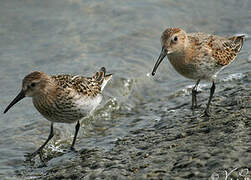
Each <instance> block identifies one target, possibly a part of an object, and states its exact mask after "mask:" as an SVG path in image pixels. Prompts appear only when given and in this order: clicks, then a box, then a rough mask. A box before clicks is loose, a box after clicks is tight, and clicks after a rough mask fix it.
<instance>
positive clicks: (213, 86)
mask: <svg viewBox="0 0 251 180" xmlns="http://www.w3.org/2000/svg"><path fill="white" fill-rule="evenodd" d="M214 91H215V84H214V81H213V84H212V87H211V89H210V96H209V100H208V103H207V107H206V109H205V112H204V114H205V116H207V117H209V106H210V104H211V101H212V99H213V95H214Z"/></svg>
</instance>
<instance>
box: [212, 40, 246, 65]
mask: <svg viewBox="0 0 251 180" xmlns="http://www.w3.org/2000/svg"><path fill="white" fill-rule="evenodd" d="M218 41H222V42H221V43H219V42H217V44H216V43H215V39H214V38H213V36H212V37H211V40H210V41H209V43H208V46H209V47H211V49H212V56H213V57H214V58H215V60H216V61H217V63H218V64H220V65H222V66H225V65H228V64H229V63H230V62H231V61H233V60H234V58H235V57H236V56H237V54H238V53H239V52H240V50H241V48H242V46H243V41H244V35H242V36H233V37H231V38H226V39H219V40H218ZM216 45H217V46H216Z"/></svg>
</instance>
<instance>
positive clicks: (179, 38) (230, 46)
mask: <svg viewBox="0 0 251 180" xmlns="http://www.w3.org/2000/svg"><path fill="white" fill-rule="evenodd" d="M243 40H244V35H240V36H233V37H220V36H216V35H210V34H205V33H200V32H198V33H186V32H185V31H184V30H182V29H180V28H168V29H166V30H165V31H164V32H163V33H162V36H161V44H162V50H161V53H160V56H159V58H158V60H157V62H156V64H155V66H154V68H153V71H152V75H153V76H154V75H155V73H156V70H157V68H158V66H159V65H160V63H161V62H162V60H163V59H164V58H165V57H166V56H167V57H168V59H169V61H170V62H171V64H172V65H173V67H174V68H175V70H176V71H178V72H179V73H180V74H181V75H183V76H185V77H186V78H190V79H194V80H197V82H196V84H195V86H194V87H193V89H192V109H194V108H195V107H196V106H197V99H196V94H197V86H198V84H199V82H200V80H209V81H212V86H211V89H210V96H209V100H208V103H207V106H206V109H205V111H204V114H205V115H206V116H209V106H210V103H211V100H212V97H213V94H214V91H215V79H216V76H217V74H218V73H219V72H220V71H221V70H222V69H224V68H225V67H226V66H227V65H229V64H230V63H231V62H233V60H234V59H235V57H236V56H237V54H238V53H239V52H240V50H241V48H242V45H243Z"/></svg>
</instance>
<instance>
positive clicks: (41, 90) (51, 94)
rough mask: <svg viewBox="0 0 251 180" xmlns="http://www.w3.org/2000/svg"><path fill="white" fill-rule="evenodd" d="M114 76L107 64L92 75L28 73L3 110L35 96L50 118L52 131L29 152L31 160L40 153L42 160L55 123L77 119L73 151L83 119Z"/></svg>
mask: <svg viewBox="0 0 251 180" xmlns="http://www.w3.org/2000/svg"><path fill="white" fill-rule="evenodd" d="M111 77H112V74H109V75H106V70H105V68H104V67H102V68H101V69H100V70H99V71H98V72H97V73H96V74H95V75H94V76H93V77H82V76H73V75H68V74H64V75H55V76H50V75H48V74H46V73H43V72H39V71H34V72H32V73H30V74H28V75H27V76H25V77H24V79H23V83H22V89H21V91H20V93H19V94H18V95H17V96H16V97H15V99H14V100H13V101H12V102H11V103H10V104H9V105H8V107H7V108H6V109H5V111H4V113H6V112H7V111H8V110H9V109H10V108H11V107H12V106H13V105H14V104H16V103H17V102H19V101H20V100H21V99H23V98H24V97H32V101H33V104H34V106H35V108H36V109H37V110H38V111H39V112H40V113H41V114H42V115H43V116H44V117H45V118H46V119H47V120H49V121H51V129H50V134H49V136H48V138H47V140H46V141H45V142H44V144H43V145H42V146H40V147H39V148H38V149H37V150H36V151H35V152H33V153H30V154H28V155H27V156H28V158H29V159H31V158H33V157H35V156H36V155H39V156H40V159H41V161H43V158H42V150H43V148H44V147H45V145H46V144H47V143H48V142H49V141H50V140H51V138H52V137H53V135H54V132H53V123H54V122H56V123H75V122H77V124H76V127H75V134H74V138H73V141H72V144H71V149H72V150H73V149H74V145H75V141H76V138H77V135H78V131H79V127H80V123H79V121H80V119H81V118H83V117H85V116H88V114H90V113H91V112H92V111H94V109H95V108H96V107H97V106H98V105H99V104H100V102H101V100H102V94H101V93H102V90H103V89H104V87H105V85H106V83H107V82H108V81H109V80H110V79H111Z"/></svg>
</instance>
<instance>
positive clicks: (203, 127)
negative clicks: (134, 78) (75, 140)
mask: <svg viewBox="0 0 251 180" xmlns="http://www.w3.org/2000/svg"><path fill="white" fill-rule="evenodd" d="M217 87H220V91H216V93H215V96H214V98H213V104H212V106H211V117H210V118H205V117H200V116H199V115H200V113H201V112H203V108H204V107H205V104H206V102H207V98H206V97H207V96H208V91H204V92H202V93H199V95H198V96H199V97H202V99H200V101H199V102H200V103H201V104H202V106H201V107H200V108H199V109H198V110H196V111H195V115H193V114H192V112H191V111H190V110H189V108H190V96H187V97H185V98H184V100H185V101H184V103H183V104H180V105H179V107H178V106H177V107H168V108H169V109H168V110H167V111H165V112H164V111H163V112H162V114H161V117H162V118H161V120H160V121H158V122H156V123H155V124H154V125H153V126H151V127H149V128H144V129H137V130H135V131H131V133H130V135H127V136H126V137H124V138H121V139H118V140H116V141H115V142H114V147H113V148H112V149H111V150H109V151H105V150H103V149H99V148H94V149H86V148H83V149H80V150H79V151H77V152H75V153H73V152H69V153H70V154H71V153H72V156H69V153H66V154H68V156H69V157H71V158H69V161H67V160H65V159H64V160H62V159H61V157H62V156H64V153H59V154H53V155H52V156H50V157H47V158H48V159H47V167H39V166H40V165H41V164H40V163H39V160H36V161H35V162H26V169H25V170H22V171H17V177H20V178H28V179H29V178H31V177H33V178H34V179H188V178H190V179H209V178H210V177H211V175H212V174H213V173H218V174H219V176H220V177H221V178H223V177H224V170H228V171H230V170H231V169H233V168H234V167H239V168H240V169H241V168H247V167H248V166H249V165H250V162H251V156H250V150H251V142H250V135H251V121H250V120H251V91H250V89H251V73H246V74H245V75H244V77H243V79H242V80H236V81H232V82H230V83H229V82H221V83H220V84H217ZM174 99H175V98H174ZM167 106H168V103H167ZM159 108H162V107H159ZM152 110H153V111H154V109H152ZM172 121H174V122H180V123H181V125H180V127H179V128H175V129H178V130H177V131H173V130H172V129H174V128H173V127H172V125H171V126H170V124H172V123H170V122H172ZM178 124H179V123H178ZM176 125H177V124H176ZM178 126H179V125H178ZM184 127H185V128H184ZM236 132H238V136H236ZM241 132H242V133H241ZM50 155H51V154H50ZM249 168H250V167H249ZM237 176H238V171H236V172H234V173H232V176H231V177H233V178H236V177H237ZM249 176H251V174H250V172H249Z"/></svg>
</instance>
